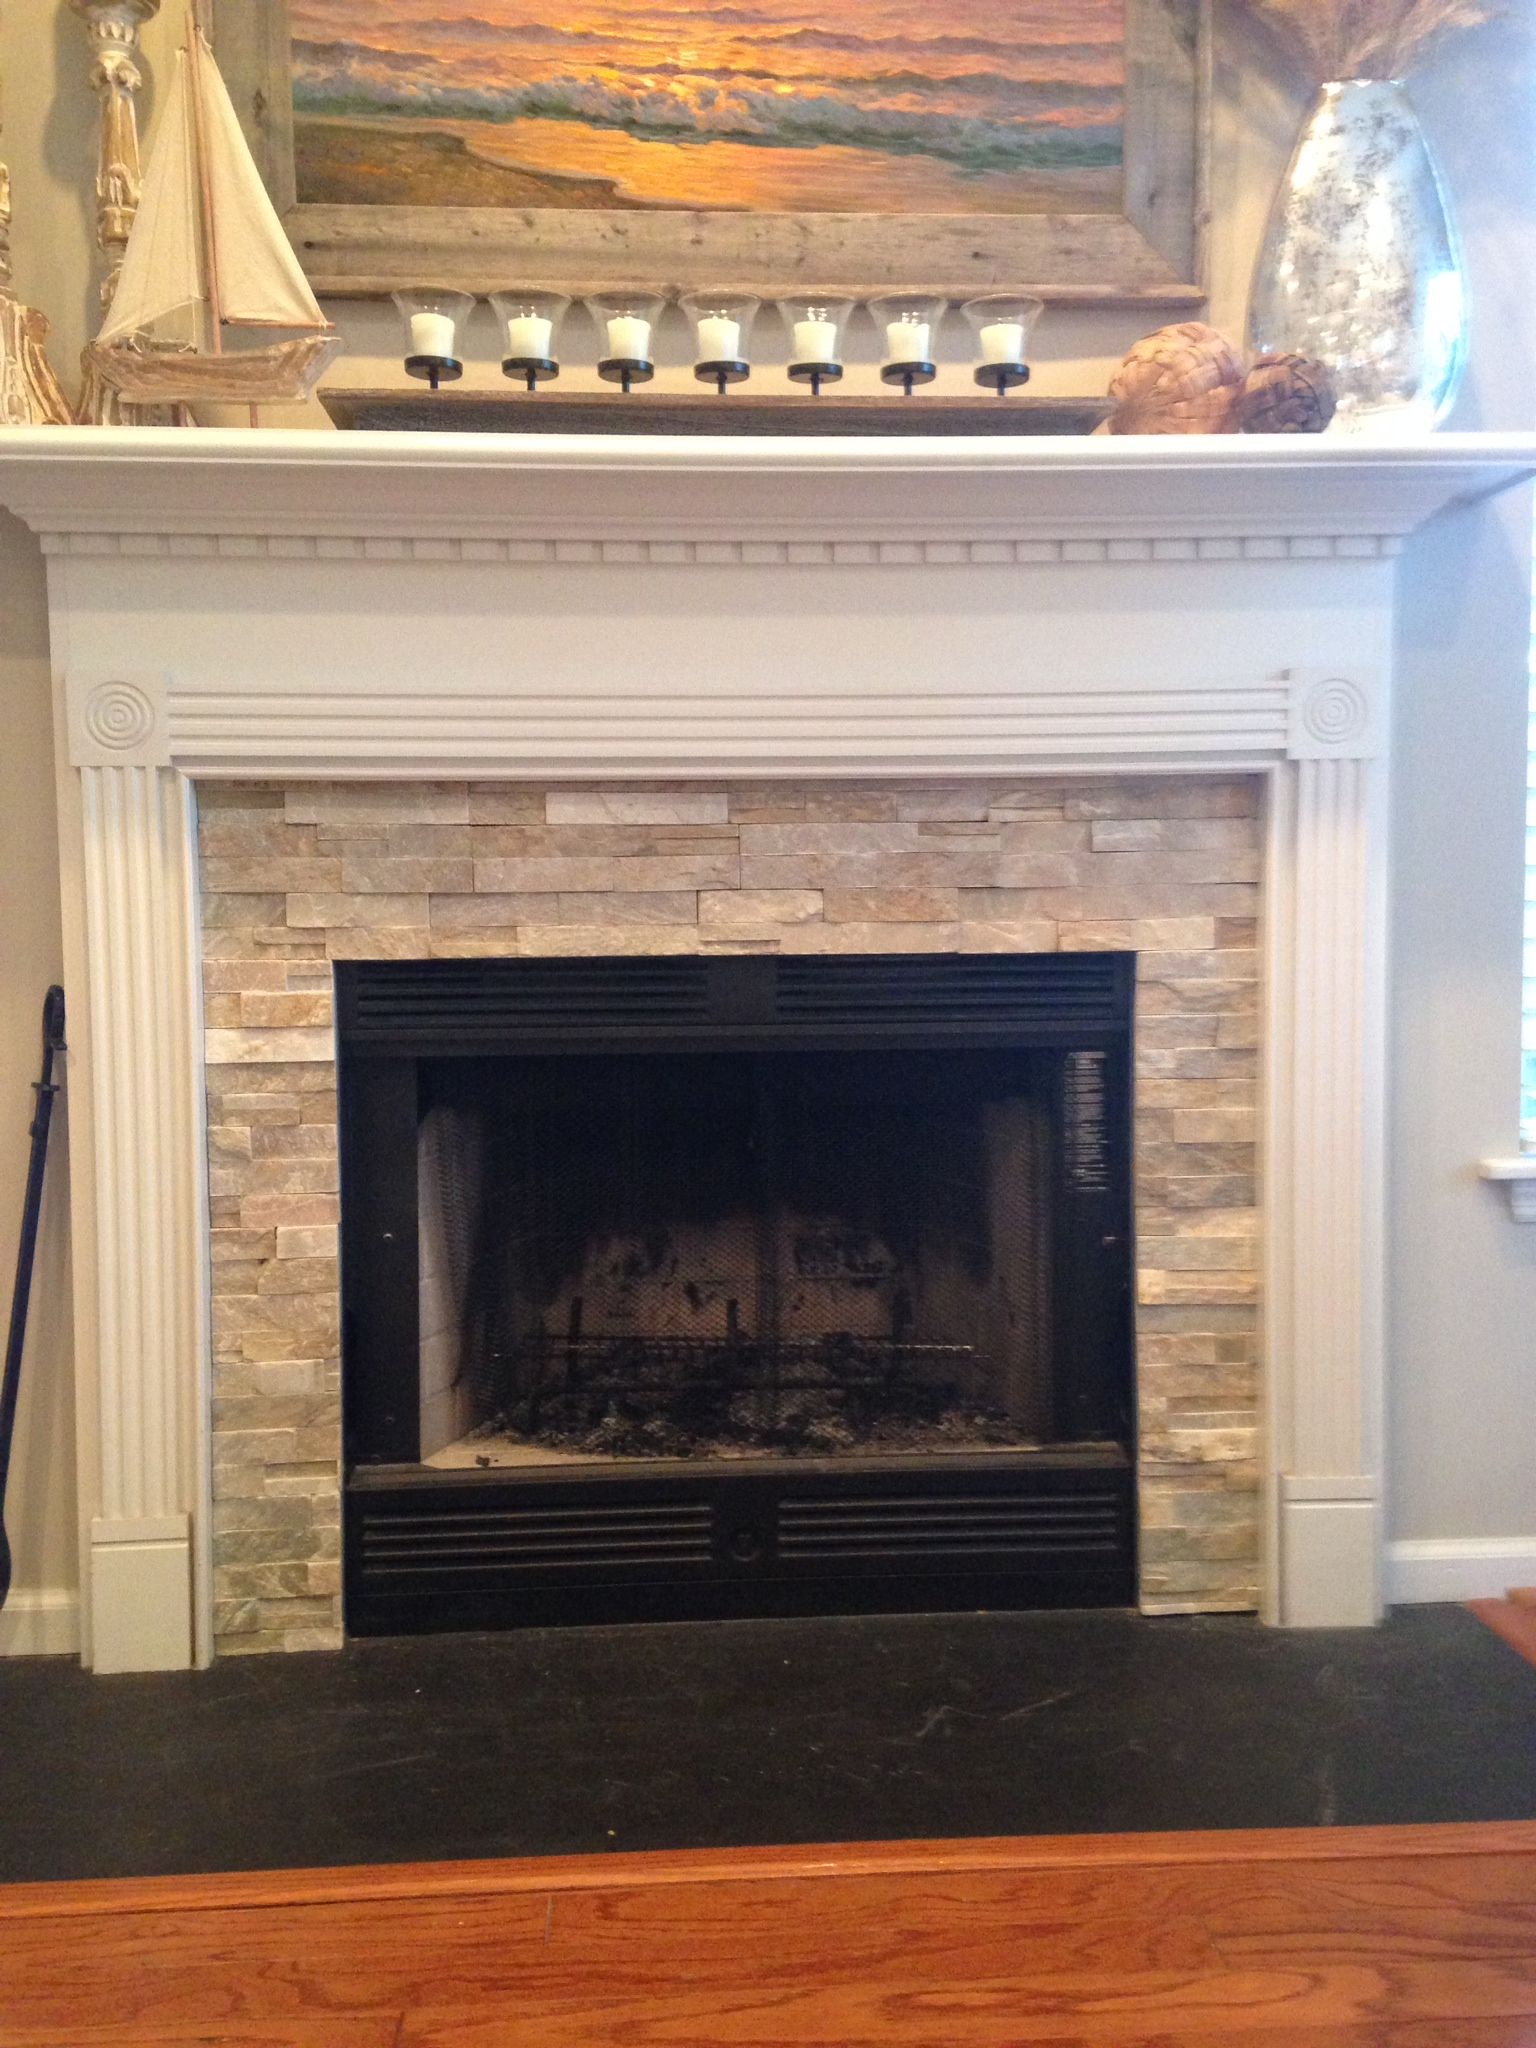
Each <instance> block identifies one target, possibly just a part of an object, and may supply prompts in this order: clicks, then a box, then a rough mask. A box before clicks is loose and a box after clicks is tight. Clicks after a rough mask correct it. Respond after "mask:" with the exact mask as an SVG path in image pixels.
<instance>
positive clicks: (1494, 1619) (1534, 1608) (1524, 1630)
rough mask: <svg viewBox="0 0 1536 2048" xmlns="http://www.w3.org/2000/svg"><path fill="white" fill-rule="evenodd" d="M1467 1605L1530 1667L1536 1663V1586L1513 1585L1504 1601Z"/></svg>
mask: <svg viewBox="0 0 1536 2048" xmlns="http://www.w3.org/2000/svg"><path fill="white" fill-rule="evenodd" d="M1467 1605H1468V1607H1470V1608H1471V1610H1472V1612H1473V1613H1474V1614H1475V1615H1476V1616H1477V1618H1478V1620H1479V1621H1481V1622H1484V1623H1485V1624H1486V1625H1487V1626H1488V1627H1489V1628H1491V1629H1492V1630H1493V1632H1494V1634H1495V1635H1496V1636H1502V1637H1503V1638H1504V1640H1505V1642H1506V1643H1508V1645H1509V1647H1510V1648H1511V1649H1512V1650H1518V1651H1519V1653H1520V1655H1521V1656H1522V1657H1523V1658H1524V1659H1525V1661H1526V1663H1527V1664H1536V1586H1512V1587H1511V1588H1510V1590H1509V1593H1508V1595H1507V1597H1506V1598H1504V1599H1503V1600H1469V1601H1468V1602H1467Z"/></svg>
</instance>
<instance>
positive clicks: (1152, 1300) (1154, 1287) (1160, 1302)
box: [1136, 1268, 1259, 1308]
mask: <svg viewBox="0 0 1536 2048" xmlns="http://www.w3.org/2000/svg"><path fill="white" fill-rule="evenodd" d="M1136 1291H1137V1299H1138V1301H1140V1302H1142V1303H1143V1304H1144V1305H1145V1306H1146V1307H1148V1308H1156V1307H1159V1306H1165V1307H1190V1306H1199V1307H1202V1308H1203V1307H1205V1306H1207V1305H1211V1306H1215V1305H1216V1304H1219V1303H1227V1302H1238V1303H1241V1302H1251V1301H1257V1300H1258V1298H1259V1281H1258V1275H1257V1274H1255V1273H1204V1272H1202V1273H1182V1272H1177V1273H1175V1272H1162V1271H1153V1270H1152V1269H1150V1268H1149V1269H1148V1270H1146V1271H1145V1272H1143V1273H1141V1274H1140V1276H1139V1277H1138V1281H1137V1290H1136Z"/></svg>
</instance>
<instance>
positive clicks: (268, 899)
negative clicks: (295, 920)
mask: <svg viewBox="0 0 1536 2048" xmlns="http://www.w3.org/2000/svg"><path fill="white" fill-rule="evenodd" d="M282 921H283V898H282V896H281V894H279V893H276V892H274V891H267V890H260V891H251V890H242V891H241V892H240V893H239V894H229V893H222V892H221V893H219V894H215V895H205V896H204V897H203V898H202V923H203V931H204V933H205V934H207V933H209V932H218V931H227V932H238V933H241V934H243V935H245V936H246V937H247V938H248V937H249V935H250V933H251V932H253V931H255V930H257V929H258V928H259V927H261V926H263V925H274V924H281V923H282ZM216 957H217V956H216Z"/></svg>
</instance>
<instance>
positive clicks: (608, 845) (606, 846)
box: [471, 825, 739, 860]
mask: <svg viewBox="0 0 1536 2048" xmlns="http://www.w3.org/2000/svg"><path fill="white" fill-rule="evenodd" d="M471 838H472V839H473V841H474V846H473V853H474V857H475V859H476V860H597V859H605V860H642V859H643V860H658V859H659V860H672V859H688V858H690V857H701V856H704V855H707V854H711V853H715V854H735V853H736V852H737V851H738V850H739V849H738V846H737V839H736V831H735V828H734V827H733V826H730V825H708V826H706V825H537V826H535V825H494V826H491V825H488V826H477V827H476V828H475V830H474V831H473V833H472V834H471Z"/></svg>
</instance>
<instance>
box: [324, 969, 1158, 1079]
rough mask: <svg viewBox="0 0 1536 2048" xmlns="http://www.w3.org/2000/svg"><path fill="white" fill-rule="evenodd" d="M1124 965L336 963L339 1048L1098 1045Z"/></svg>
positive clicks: (1123, 1005)
mask: <svg viewBox="0 0 1536 2048" xmlns="http://www.w3.org/2000/svg"><path fill="white" fill-rule="evenodd" d="M1133 969H1134V960H1133V957H1132V956H1131V955H1129V954H1124V953H1073V954H1034V953H1027V954H1013V955H1006V954H1005V955H977V956H968V955H949V954H943V955H939V956H932V955H919V956H907V955H890V956H886V955H859V956H853V957H838V956H821V957H815V958H809V959H801V958H786V959H781V958H772V957H759V958H745V959H729V960H704V959H688V958H679V959H660V960H648V959H640V958H629V957H626V958H622V959H612V960H607V959H599V960H399V961H356V962H346V963H344V964H343V965H342V966H341V967H339V968H338V970H337V986H338V991H339V994H340V1026H341V1032H342V1035H343V1037H344V1038H346V1039H348V1040H350V1041H352V1042H354V1043H358V1042H361V1043H367V1042H370V1041H373V1042H376V1043H377V1042H383V1041H390V1042H394V1043H399V1042H401V1041H406V1042H411V1043H414V1044H419V1046H420V1048H421V1051H422V1052H423V1054H430V1053H434V1052H442V1051H450V1050H452V1049H453V1047H454V1045H455V1044H460V1045H462V1044H465V1043H474V1044H479V1045H504V1046H506V1047H507V1048H508V1049H509V1050H515V1049H516V1047H517V1045H518V1044H519V1042H527V1043H531V1042H535V1041H537V1042H540V1043H543V1044H545V1045H548V1044H549V1043H550V1042H551V1041H555V1042H559V1041H562V1040H564V1039H565V1038H567V1037H569V1038H579V1039H584V1040H587V1041H592V1040H601V1041H611V1042H614V1043H619V1044H621V1043H622V1042H623V1041H624V1040H625V1039H626V1038H646V1039H648V1040H655V1039H658V1038H660V1039H675V1040H676V1041H677V1042H678V1043H680V1044H681V1043H686V1042H687V1041H688V1040H689V1039H695V1038H700V1037H706V1036H707V1037H710V1038H712V1039H715V1040H726V1041H728V1040H729V1039H730V1038H731V1037H732V1036H733V1035H735V1034H742V1033H745V1034H754V1035H757V1036H759V1037H760V1036H761V1035H762V1034H764V1033H767V1034H769V1035H770V1036H771V1037H778V1038H783V1039H784V1040H786V1041H789V1040H792V1039H793V1038H794V1036H795V1035H796V1034H797V1033H803V1034H806V1035H807V1036H809V1035H811V1034H817V1033H820V1034H826V1033H835V1034H846V1035H857V1036H859V1037H861V1038H869V1039H871V1040H877V1041H878V1040H880V1039H882V1038H887V1039H889V1038H893V1037H897V1036H899V1035H900V1034H901V1033H903V1032H909V1033H924V1032H933V1031H939V1032H942V1033H943V1034H944V1035H946V1036H948V1037H951V1038H962V1039H963V1038H964V1037H965V1035H966V1034H967V1033H968V1032H971V1033H976V1034H979V1035H982V1036H985V1035H987V1034H992V1033H999V1032H1017V1033H1020V1034H1033V1035H1036V1036H1040V1035H1042V1034H1050V1033H1053V1032H1062V1033H1069V1034H1104V1033H1109V1032H1115V1031H1124V1030H1126V1029H1127V1028H1128V1026H1129V1022H1130V1008H1131V988H1132V977H1133Z"/></svg>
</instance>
